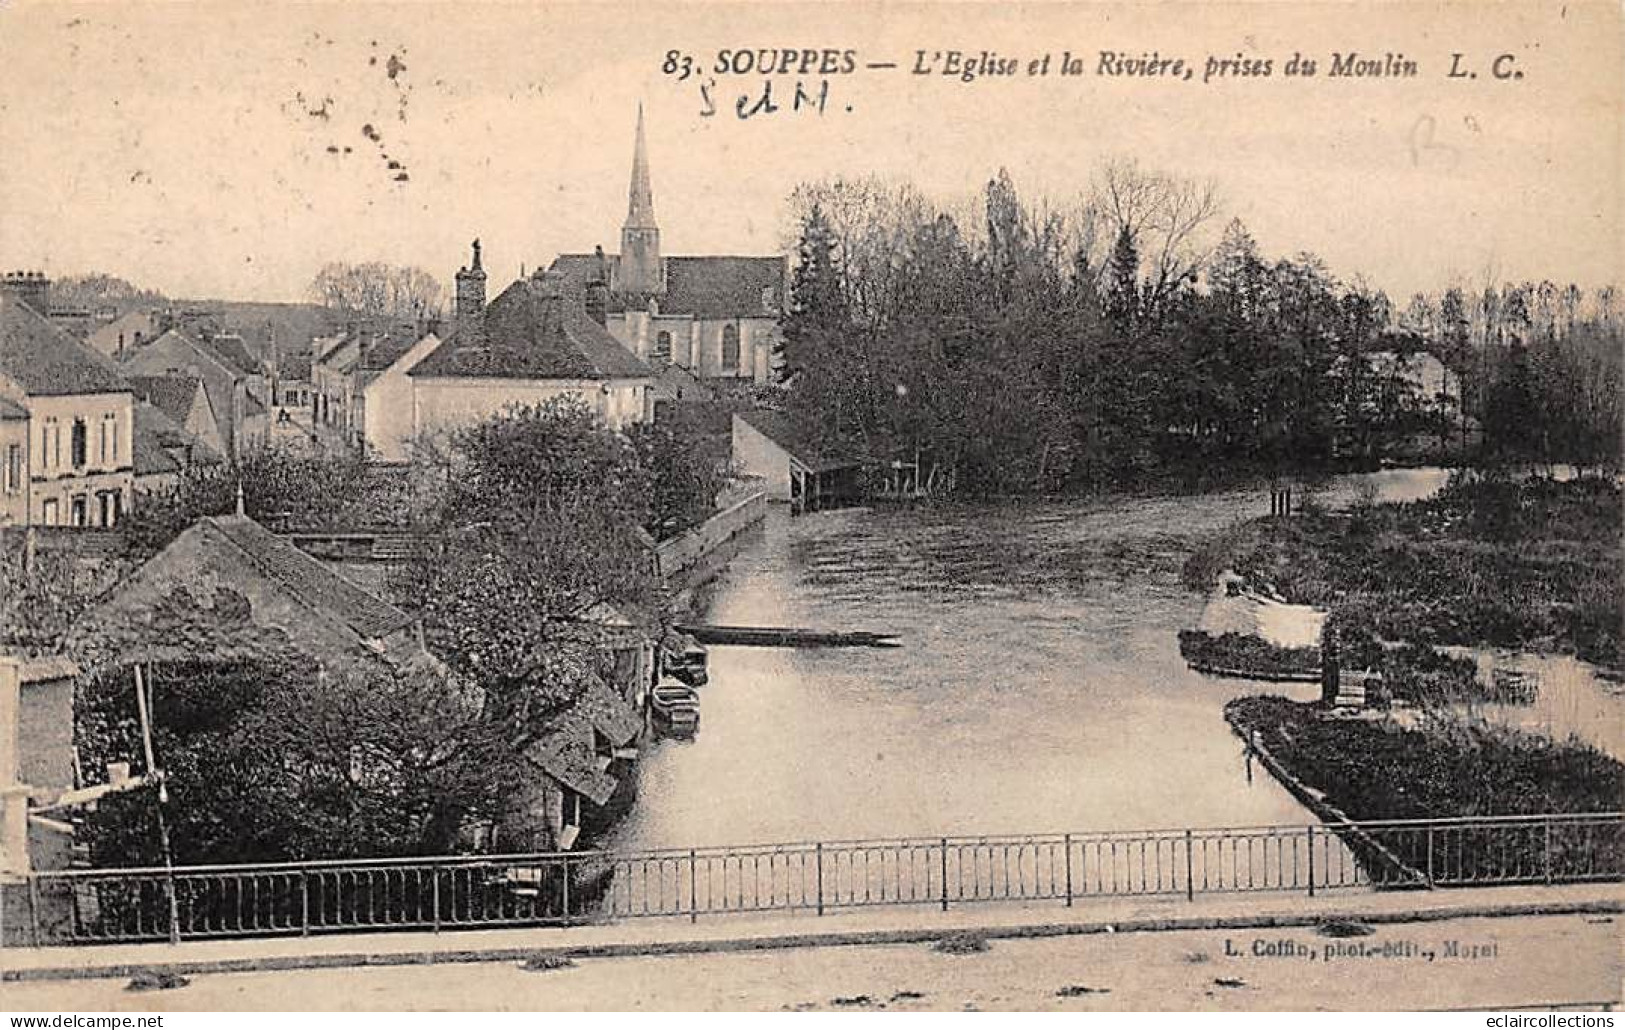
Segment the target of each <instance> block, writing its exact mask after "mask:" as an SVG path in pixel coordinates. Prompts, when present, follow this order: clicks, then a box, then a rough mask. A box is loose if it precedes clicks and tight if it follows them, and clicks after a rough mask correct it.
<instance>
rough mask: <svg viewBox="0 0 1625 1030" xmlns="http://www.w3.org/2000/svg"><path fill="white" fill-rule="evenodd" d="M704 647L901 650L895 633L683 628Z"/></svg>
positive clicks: (707, 626) (795, 629) (681, 629)
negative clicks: (708, 645) (891, 648)
mask: <svg viewBox="0 0 1625 1030" xmlns="http://www.w3.org/2000/svg"><path fill="white" fill-rule="evenodd" d="M677 629H678V631H680V632H682V633H687V634H688V635H689V636H691V637H693V638H694V639H695V640H698V641H699V642H700V643H702V644H732V645H734V646H738V647H901V646H903V645H902V644H901V643H899V642H898V640H897V639H896V638H897V635H896V634H895V633H871V632H866V631H862V630H848V631H832V630H817V629H803V628H799V627H794V626H710V625H705V624H689V625H680V626H678V627H677Z"/></svg>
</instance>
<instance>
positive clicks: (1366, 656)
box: [1182, 476, 1625, 693]
mask: <svg viewBox="0 0 1625 1030" xmlns="http://www.w3.org/2000/svg"><path fill="white" fill-rule="evenodd" d="M1621 542H1622V541H1621V503H1620V488H1619V486H1618V485H1617V484H1616V483H1614V482H1613V481H1611V480H1605V479H1584V480H1570V481H1568V482H1554V481H1551V480H1546V479H1533V478H1532V479H1525V480H1513V479H1510V478H1501V477H1491V476H1473V477H1463V476H1457V477H1454V478H1452V480H1451V482H1450V483H1449V484H1448V485H1447V486H1446V487H1445V488H1444V489H1443V490H1441V491H1440V492H1439V493H1438V494H1437V495H1436V496H1434V497H1432V498H1428V499H1425V500H1421V501H1416V502H1412V503H1406V504H1370V503H1360V504H1356V505H1355V506H1354V507H1353V508H1351V509H1350V510H1348V511H1327V510H1320V509H1318V508H1315V507H1311V508H1310V510H1308V511H1305V512H1304V513H1303V514H1301V515H1298V516H1294V517H1292V518H1286V519H1280V518H1262V519H1254V520H1251V521H1248V522H1244V523H1241V524H1239V525H1237V526H1234V527H1232V528H1230V529H1228V530H1226V531H1224V532H1222V533H1219V534H1217V535H1215V536H1214V537H1212V538H1210V539H1209V540H1208V541H1207V542H1206V543H1204V544H1203V545H1202V546H1201V547H1199V548H1198V549H1197V551H1196V552H1195V553H1194V554H1193V555H1192V556H1191V558H1190V559H1189V561H1187V562H1186V564H1185V568H1184V571H1183V574H1182V578H1183V580H1184V582H1185V583H1186V585H1187V586H1190V587H1192V588H1194V589H1201V590H1206V589H1208V588H1210V587H1211V586H1212V584H1213V583H1214V582H1215V579H1216V577H1217V576H1218V574H1219V573H1220V572H1221V571H1223V570H1225V569H1233V570H1234V571H1236V572H1238V573H1240V574H1241V575H1242V576H1243V577H1244V579H1245V580H1246V581H1247V583H1248V585H1249V586H1250V587H1252V588H1254V589H1259V590H1262V591H1265V592H1273V593H1275V594H1277V595H1279V596H1281V597H1283V598H1284V599H1286V600H1287V601H1290V602H1293V603H1298V604H1312V605H1316V606H1320V607H1324V608H1327V609H1329V610H1330V611H1331V612H1332V622H1333V624H1334V625H1335V626H1336V629H1337V634H1338V644H1339V651H1340V653H1339V658H1340V662H1341V665H1342V667H1343V668H1345V669H1347V668H1362V667H1365V668H1373V669H1379V670H1382V671H1384V672H1385V673H1388V672H1389V671H1390V670H1391V672H1392V674H1391V675H1385V679H1389V680H1393V679H1396V678H1400V679H1402V678H1404V677H1405V676H1407V675H1409V676H1410V677H1411V679H1412V680H1413V681H1415V680H1416V678H1417V677H1419V676H1433V677H1435V678H1438V677H1439V676H1440V675H1443V676H1445V677H1447V678H1451V679H1454V680H1457V681H1460V680H1461V679H1462V678H1463V674H1464V673H1463V670H1462V669H1459V668H1455V667H1453V666H1452V665H1451V664H1450V663H1449V662H1431V661H1430V662H1423V660H1422V657H1421V651H1420V650H1419V649H1410V650H1406V649H1405V648H1404V647H1403V646H1396V645H1406V644H1412V645H1419V647H1425V648H1426V649H1428V650H1431V649H1432V647H1433V646H1436V645H1457V646H1466V647H1483V646H1490V647H1503V648H1512V649H1518V650H1533V651H1541V652H1552V653H1568V654H1575V655H1578V656H1579V657H1580V658H1582V659H1584V660H1586V661H1588V662H1591V663H1593V664H1596V665H1599V666H1602V667H1604V668H1605V669H1616V670H1617V669H1620V668H1622V667H1625V656H1622V655H1621V650H1620V645H1621V640H1620V623H1621V613H1622V612H1625V584H1622V583H1621V579H1620V576H1619V569H1618V560H1619V554H1620V548H1621ZM1421 692H1423V693H1425V692H1426V691H1425V690H1422V691H1421Z"/></svg>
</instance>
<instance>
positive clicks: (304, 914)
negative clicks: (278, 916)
mask: <svg viewBox="0 0 1625 1030" xmlns="http://www.w3.org/2000/svg"><path fill="white" fill-rule="evenodd" d="M435 929H436V930H437V931H438V930H439V927H438V926H436V927H435ZM299 936H301V937H309V936H310V871H309V870H308V869H301V870H299Z"/></svg>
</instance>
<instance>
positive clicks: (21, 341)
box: [0, 297, 129, 397]
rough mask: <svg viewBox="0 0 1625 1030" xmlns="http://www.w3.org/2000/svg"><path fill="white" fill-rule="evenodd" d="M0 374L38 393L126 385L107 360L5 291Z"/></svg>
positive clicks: (0, 305)
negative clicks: (6, 294) (8, 295)
mask: <svg viewBox="0 0 1625 1030" xmlns="http://www.w3.org/2000/svg"><path fill="white" fill-rule="evenodd" d="M0 374H3V375H6V376H9V377H10V378H11V379H14V380H16V382H17V383H18V384H19V385H21V386H22V388H23V389H24V390H26V391H27V392H28V393H30V394H34V395H36V396H41V397H62V396H69V395H72V394H91V393H123V392H126V391H127V390H129V384H128V383H126V382H125V380H124V377H123V376H121V375H120V374H119V372H118V370H117V368H115V367H114V366H113V364H112V363H111V362H110V361H108V360H107V359H106V358H104V357H102V356H101V355H100V354H98V353H96V352H95V351H93V350H91V349H90V348H89V347H87V346H86V345H84V344H83V343H80V342H79V341H78V340H76V339H74V338H73V337H72V336H70V335H68V334H67V333H66V332H64V331H63V330H62V329H60V328H59V327H57V326H56V325H54V324H52V322H51V320H50V319H48V318H46V317H45V316H44V315H41V314H39V313H38V312H36V311H34V310H33V309H32V308H30V307H29V306H28V305H27V304H24V303H22V302H20V301H17V300H14V299H12V298H10V297H0Z"/></svg>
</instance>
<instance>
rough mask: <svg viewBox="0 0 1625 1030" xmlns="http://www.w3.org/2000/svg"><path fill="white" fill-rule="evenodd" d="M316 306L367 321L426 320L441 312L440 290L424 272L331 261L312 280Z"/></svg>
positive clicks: (311, 287)
mask: <svg viewBox="0 0 1625 1030" xmlns="http://www.w3.org/2000/svg"><path fill="white" fill-rule="evenodd" d="M309 293H310V297H311V299H312V300H314V301H315V302H316V303H318V304H322V305H325V306H327V307H329V308H335V309H338V310H342V311H349V312H354V313H356V314H359V315H364V316H369V317H386V318H402V319H407V318H428V317H431V316H433V315H436V314H438V313H439V311H440V302H441V295H442V293H443V290H442V288H441V285H440V281H439V280H438V279H436V278H435V277H434V274H433V273H431V272H427V271H425V270H424V269H421V268H416V267H407V266H400V265H388V264H384V263H383V262H379V261H369V262H366V263H364V264H349V263H348V262H343V261H330V262H328V263H327V264H325V265H323V266H322V269H321V271H319V272H317V273H316V277H315V278H314V279H312V280H311V283H310V288H309Z"/></svg>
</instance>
